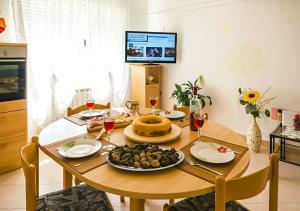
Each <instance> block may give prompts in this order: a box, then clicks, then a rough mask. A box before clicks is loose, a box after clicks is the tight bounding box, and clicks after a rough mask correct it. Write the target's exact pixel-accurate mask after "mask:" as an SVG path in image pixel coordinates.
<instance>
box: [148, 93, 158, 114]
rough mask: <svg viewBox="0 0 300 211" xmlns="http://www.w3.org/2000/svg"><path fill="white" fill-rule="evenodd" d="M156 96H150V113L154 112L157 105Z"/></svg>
mask: <svg viewBox="0 0 300 211" xmlns="http://www.w3.org/2000/svg"><path fill="white" fill-rule="evenodd" d="M157 101H158V97H150V105H151V107H152V114H154V113H155V110H154V109H155V107H156V105H157Z"/></svg>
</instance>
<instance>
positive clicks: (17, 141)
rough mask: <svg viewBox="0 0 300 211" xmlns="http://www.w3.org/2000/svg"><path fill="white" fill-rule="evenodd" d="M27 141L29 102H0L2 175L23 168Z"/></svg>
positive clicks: (0, 171)
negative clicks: (22, 158) (22, 159)
mask: <svg viewBox="0 0 300 211" xmlns="http://www.w3.org/2000/svg"><path fill="white" fill-rule="evenodd" d="M27 139H28V138H27V100H25V99H24V100H15V101H7V102H0V156H1V159H0V174H1V173H4V172H7V171H10V170H13V169H16V168H20V167H21V162H20V150H21V148H22V146H24V145H25V144H26V143H27Z"/></svg>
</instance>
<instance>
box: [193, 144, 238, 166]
mask: <svg viewBox="0 0 300 211" xmlns="http://www.w3.org/2000/svg"><path fill="white" fill-rule="evenodd" d="M190 152H191V154H192V155H193V156H194V157H195V158H197V159H199V160H201V161H204V162H208V163H228V162H230V161H232V160H233V159H234V156H235V154H234V152H233V151H232V150H231V149H230V148H228V147H226V146H223V145H220V144H217V143H208V142H201V141H199V142H196V143H195V144H194V145H193V146H192V147H191V148H190Z"/></svg>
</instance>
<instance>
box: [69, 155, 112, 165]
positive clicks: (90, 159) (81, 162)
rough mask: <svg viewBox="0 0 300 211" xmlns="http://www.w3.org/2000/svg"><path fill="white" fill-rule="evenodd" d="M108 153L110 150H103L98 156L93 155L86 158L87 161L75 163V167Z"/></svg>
mask: <svg viewBox="0 0 300 211" xmlns="http://www.w3.org/2000/svg"><path fill="white" fill-rule="evenodd" d="M106 154H108V152H102V153H101V154H100V155H97V156H95V157H93V158H91V159H88V160H85V161H83V162H81V163H77V164H75V165H74V166H75V167H78V166H80V165H82V164H85V163H87V162H89V161H91V160H94V159H96V158H98V157H101V156H103V155H106Z"/></svg>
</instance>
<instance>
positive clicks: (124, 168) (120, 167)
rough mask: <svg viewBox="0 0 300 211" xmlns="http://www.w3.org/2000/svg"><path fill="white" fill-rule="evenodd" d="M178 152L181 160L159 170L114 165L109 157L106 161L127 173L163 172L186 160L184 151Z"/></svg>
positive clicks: (164, 147) (163, 147) (162, 147)
mask: <svg viewBox="0 0 300 211" xmlns="http://www.w3.org/2000/svg"><path fill="white" fill-rule="evenodd" d="M159 148H160V149H170V148H171V147H166V146H159ZM176 152H177V153H178V155H179V160H178V161H177V162H176V163H173V164H171V165H168V166H164V167H158V168H148V169H143V168H134V167H131V166H124V165H121V164H116V163H113V162H112V161H110V159H109V156H107V158H106V159H107V162H108V164H109V165H111V166H113V167H115V168H118V169H122V170H127V171H137V172H151V171H160V170H163V169H168V168H171V167H173V166H176V165H178V164H179V163H181V162H182V161H183V160H184V158H185V156H184V153H183V152H182V151H180V150H178V149H176Z"/></svg>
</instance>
